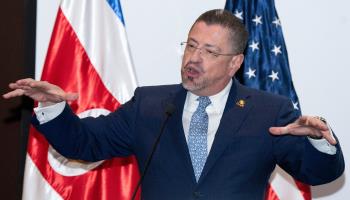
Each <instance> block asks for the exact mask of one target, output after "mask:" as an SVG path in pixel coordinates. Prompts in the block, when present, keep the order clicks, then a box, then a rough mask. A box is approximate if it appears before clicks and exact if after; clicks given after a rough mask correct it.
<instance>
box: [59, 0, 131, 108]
mask: <svg viewBox="0 0 350 200" xmlns="http://www.w3.org/2000/svg"><path fill="white" fill-rule="evenodd" d="M83 5H84V6H83ZM61 8H62V12H63V13H64V15H65V16H66V18H67V19H68V21H69V22H70V24H71V26H72V27H73V30H74V31H75V33H76V34H77V36H78V38H79V40H80V42H81V44H82V45H83V47H84V48H85V51H86V53H87V55H88V56H89V58H90V61H91V63H92V64H93V66H94V67H95V69H96V71H97V73H98V74H99V75H100V77H101V79H102V81H103V83H104V84H105V86H106V87H107V89H108V90H109V92H110V93H111V94H112V95H113V96H114V97H115V98H116V99H118V101H119V102H121V103H124V102H126V101H127V100H129V99H130V98H131V97H132V95H133V91H134V90H135V88H136V86H137V81H136V78H135V71H134V68H133V65H132V61H131V56H130V52H129V46H128V42H127V38H126V32H125V28H124V25H123V24H122V22H121V21H120V19H119V18H118V16H117V15H116V14H115V13H114V11H113V10H112V8H111V7H110V6H109V4H108V3H107V1H105V0H99V1H89V0H73V1H63V2H62V4H61Z"/></svg>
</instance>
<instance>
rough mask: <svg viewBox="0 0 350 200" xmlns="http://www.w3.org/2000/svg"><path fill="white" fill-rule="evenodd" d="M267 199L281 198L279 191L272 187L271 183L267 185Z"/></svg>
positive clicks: (276, 199) (277, 199) (278, 199)
mask: <svg viewBox="0 0 350 200" xmlns="http://www.w3.org/2000/svg"><path fill="white" fill-rule="evenodd" d="M265 200H280V198H278V196H277V193H276V192H275V191H274V190H273V188H272V187H271V184H268V185H267V188H266V194H265Z"/></svg>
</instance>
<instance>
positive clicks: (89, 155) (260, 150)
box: [4, 10, 344, 200]
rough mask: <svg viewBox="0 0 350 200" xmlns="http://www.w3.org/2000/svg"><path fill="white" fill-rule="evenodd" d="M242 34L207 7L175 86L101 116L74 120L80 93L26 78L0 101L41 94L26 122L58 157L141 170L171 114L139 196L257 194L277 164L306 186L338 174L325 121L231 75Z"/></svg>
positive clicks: (338, 160) (339, 158)
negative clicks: (134, 163) (126, 163)
mask: <svg viewBox="0 0 350 200" xmlns="http://www.w3.org/2000/svg"><path fill="white" fill-rule="evenodd" d="M247 38H248V34H247V31H246V30H245V28H244V26H243V25H242V24H241V23H240V21H239V20H238V19H237V18H235V17H234V16H233V15H232V14H231V13H229V12H227V11H223V10H211V11H208V12H205V13H204V14H202V15H201V16H200V17H199V18H198V19H197V20H196V22H195V23H194V25H193V26H192V28H191V30H190V32H189V35H188V39H187V42H184V43H182V45H183V46H184V47H185V49H184V56H183V62H182V67H181V76H182V85H165V86H153V87H141V88H138V89H136V91H135V95H134V97H133V98H132V99H131V100H130V101H129V102H127V103H126V104H124V105H123V106H121V108H119V109H118V110H117V111H115V112H113V113H111V114H110V115H108V116H101V117H98V118H85V119H79V118H78V117H77V116H76V115H74V114H73V113H72V111H71V109H70V108H69V106H68V105H67V104H66V102H65V101H73V100H75V99H77V98H78V96H77V94H74V93H66V92H65V91H63V90H62V89H60V88H59V87H57V86H55V85H52V84H50V83H47V82H41V81H34V80H32V79H23V80H19V81H17V82H16V83H11V84H10V88H11V89H13V91H11V92H9V93H7V94H5V95H4V98H12V97H15V96H21V95H26V96H29V97H31V98H33V99H34V100H36V101H39V102H40V104H41V105H40V106H39V108H36V109H35V113H36V115H35V116H34V118H33V124H34V125H35V127H36V128H37V129H38V130H39V131H40V132H42V133H43V134H44V135H45V137H46V138H47V140H48V141H49V142H50V143H51V144H52V146H53V147H54V148H55V149H56V150H58V151H59V152H60V153H61V154H62V155H64V156H66V157H68V158H73V159H81V160H86V161H97V160H102V159H109V158H112V157H115V156H128V155H131V154H135V155H136V157H137V160H138V163H139V167H140V169H144V167H145V163H146V160H147V158H148V156H149V154H150V151H151V148H152V145H153V143H154V141H155V139H156V138H157V136H158V132H159V128H160V126H161V125H162V124H163V123H164V121H165V119H166V118H167V115H171V116H170V117H169V118H168V121H166V122H165V123H166V124H165V129H164V134H163V135H162V137H161V140H160V143H159V145H158V147H157V149H156V151H155V154H154V157H153V159H152V161H151V163H150V166H149V170H148V172H147V174H146V176H145V179H144V182H143V185H142V197H143V199H146V200H147V199H151V200H153V199H180V200H182V199H263V198H264V195H265V193H264V192H265V189H266V186H267V184H268V180H269V177H270V175H271V173H272V171H273V169H274V168H275V166H276V164H278V165H279V166H281V167H282V168H283V169H284V170H285V171H287V172H288V173H289V174H291V175H292V176H293V177H295V178H296V179H298V180H300V181H303V182H305V183H308V184H311V185H316V184H323V183H327V182H330V181H332V180H334V179H336V178H337V177H339V176H340V175H341V174H342V173H343V171H344V159H343V155H342V151H341V149H340V146H339V143H338V141H337V139H336V138H335V137H334V135H333V133H331V131H330V130H329V128H328V126H327V124H326V123H325V122H324V121H322V120H320V118H316V117H309V116H302V117H298V116H297V114H296V113H295V112H294V109H293V106H292V104H291V102H290V100H289V99H287V98H284V97H281V96H276V95H272V94H268V93H265V92H261V91H257V90H254V89H249V88H247V87H244V86H242V85H240V84H239V83H238V82H237V81H236V80H235V79H234V78H233V77H234V74H235V73H236V72H237V70H238V69H239V67H240V66H241V64H242V62H243V58H244V56H243V51H244V48H245V46H246V43H247ZM169 105H171V106H169ZM169 107H170V108H171V109H169ZM172 107H175V109H174V111H173V110H172ZM312 138H314V139H312Z"/></svg>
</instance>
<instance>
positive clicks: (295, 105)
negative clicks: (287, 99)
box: [292, 101, 299, 110]
mask: <svg viewBox="0 0 350 200" xmlns="http://www.w3.org/2000/svg"><path fill="white" fill-rule="evenodd" d="M292 103H293V108H294V110H299V107H298V104H299V103H298V102H295V103H294V102H293V101H292Z"/></svg>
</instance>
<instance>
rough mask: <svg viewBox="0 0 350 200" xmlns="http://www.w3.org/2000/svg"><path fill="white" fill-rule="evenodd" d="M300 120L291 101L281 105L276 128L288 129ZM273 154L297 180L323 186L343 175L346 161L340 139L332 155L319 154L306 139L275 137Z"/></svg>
mask: <svg viewBox="0 0 350 200" xmlns="http://www.w3.org/2000/svg"><path fill="white" fill-rule="evenodd" d="M297 118H298V115H297V114H296V112H294V109H293V106H292V105H291V103H290V101H288V100H287V101H286V102H285V103H283V104H282V105H281V108H280V111H279V113H278V114H277V116H276V124H275V125H276V126H284V125H287V124H288V123H291V122H293V121H295V120H296V119H297ZM273 137H274V139H273V140H274V142H273V152H274V157H275V160H276V162H277V164H278V165H279V166H280V167H281V168H282V169H284V170H285V171H286V172H288V173H289V174H290V175H292V176H293V177H294V178H295V179H297V180H299V181H301V182H304V183H307V184H310V185H320V184H324V183H328V182H331V181H333V180H335V179H337V178H338V177H339V176H341V175H342V173H343V171H344V166H345V164H344V158H343V153H342V150H341V148H340V144H339V141H338V139H337V142H338V143H337V145H336V148H337V152H336V154H335V155H329V154H326V153H322V152H320V151H318V150H317V149H316V148H315V147H314V146H313V145H312V144H311V143H310V141H309V140H308V139H307V137H306V136H292V135H284V136H273Z"/></svg>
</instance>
